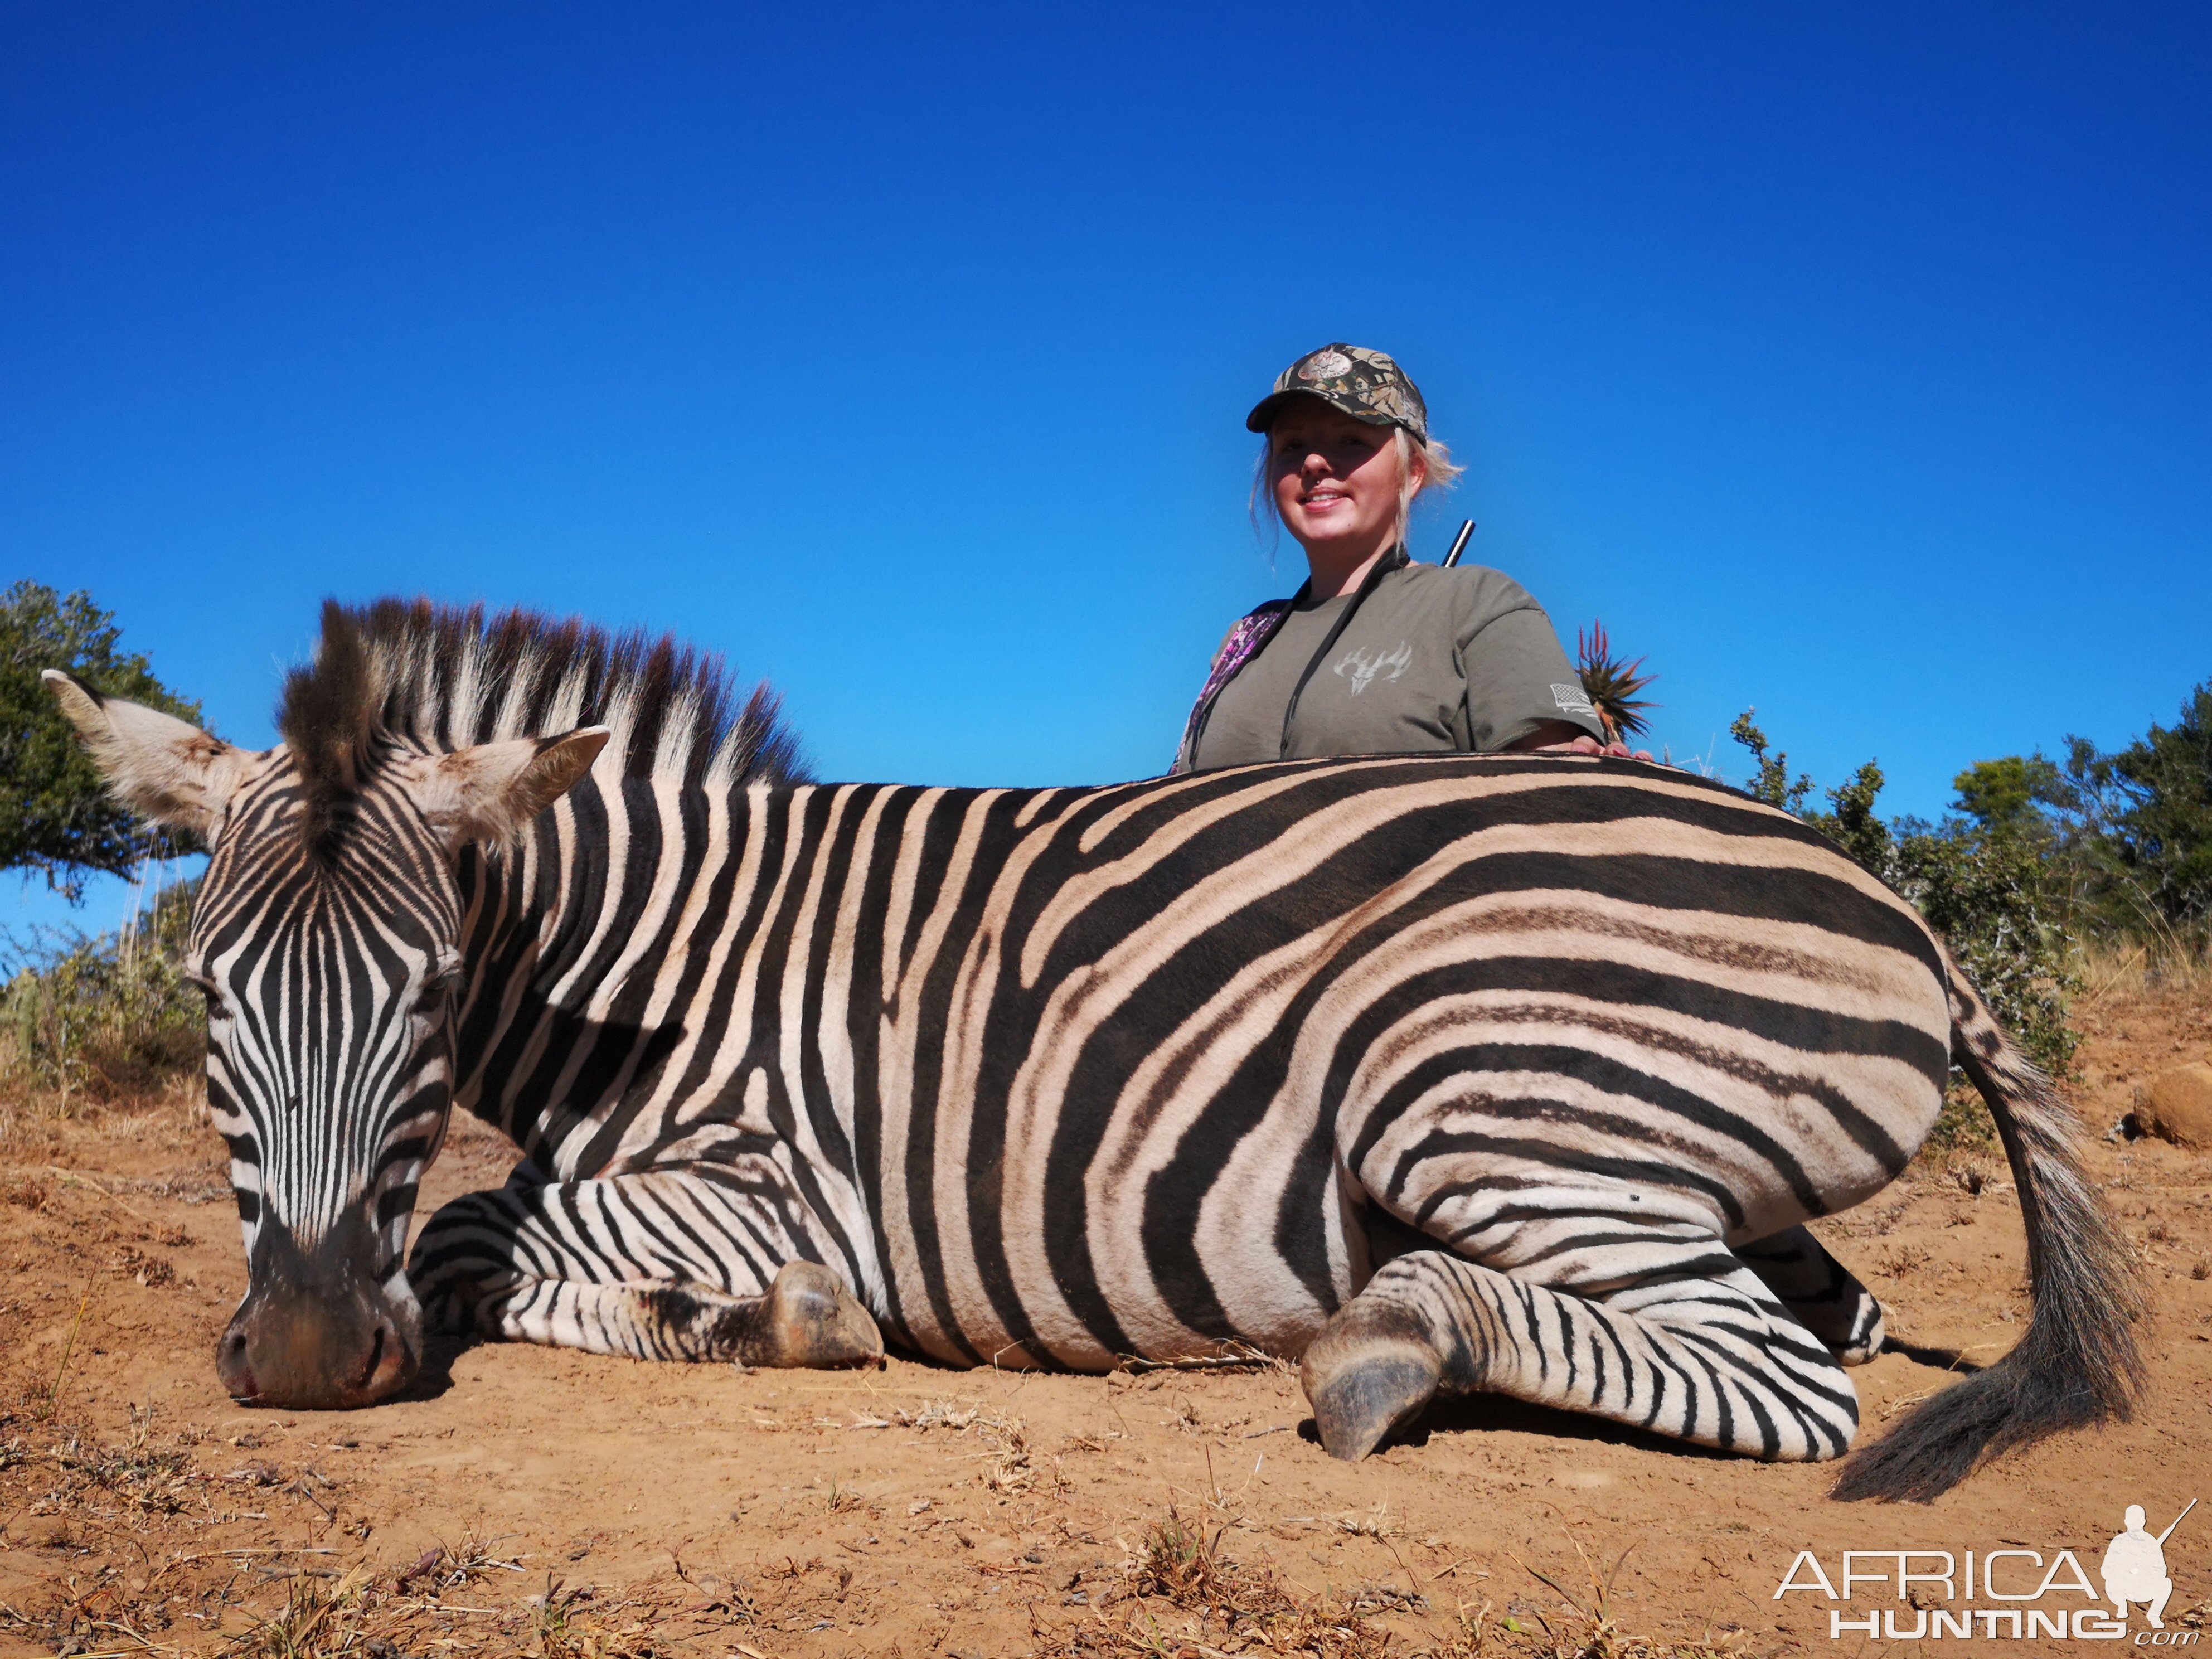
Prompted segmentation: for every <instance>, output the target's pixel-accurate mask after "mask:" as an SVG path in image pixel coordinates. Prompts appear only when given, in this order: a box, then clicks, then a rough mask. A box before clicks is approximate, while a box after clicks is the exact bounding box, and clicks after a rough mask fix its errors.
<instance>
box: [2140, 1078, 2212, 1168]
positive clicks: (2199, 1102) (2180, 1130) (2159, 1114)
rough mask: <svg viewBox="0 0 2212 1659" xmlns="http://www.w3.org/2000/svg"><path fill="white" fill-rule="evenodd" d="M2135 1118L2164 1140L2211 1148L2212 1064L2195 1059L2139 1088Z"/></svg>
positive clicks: (2178, 1144)
mask: <svg viewBox="0 0 2212 1659" xmlns="http://www.w3.org/2000/svg"><path fill="white" fill-rule="evenodd" d="M2134 1115H2135V1119H2136V1122H2137V1123H2138V1124H2140V1125H2141V1126H2142V1128H2143V1129H2145V1130H2146V1131H2147V1132H2148V1133H2151V1134H2154V1135H2156V1136H2157V1137H2158V1138H2159V1139H2161V1140H2170V1141H2172V1142H2173V1144H2174V1145H2175V1146H2195V1147H2199V1148H2212V1065H2208V1064H2207V1063H2206V1062H2204V1061H2203V1060H2192V1061H2191V1062H2190V1063H2189V1064H2188V1065H2186V1066H2175V1067H2174V1068H2173V1069H2172V1071H2169V1072H2160V1073H2159V1074H2158V1075H2157V1076H2156V1077H2154V1078H2153V1079H2151V1080H2150V1081H2149V1082H2148V1083H2144V1084H2140V1085H2137V1086H2136V1100H2135V1114H2134Z"/></svg>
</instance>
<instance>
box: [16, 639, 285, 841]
mask: <svg viewBox="0 0 2212 1659" xmlns="http://www.w3.org/2000/svg"><path fill="white" fill-rule="evenodd" d="M40 678H42V679H44V680H45V681H46V690H49V691H51V692H52V693H53V695H54V701H55V702H58V703H59V704H61V706H62V713H63V714H65V715H67V716H68V717H69V723H70V725H71V726H75V727H76V734H77V736H79V737H80V738H83V739H84V746H85V747H86V748H87V749H88V750H90V751H91V753H92V763H93V764H94V766H97V767H98V768H99V769H100V775H101V776H102V777H104V778H106V780H107V787H108V792H109V793H111V794H112V795H113V796H114V797H115V799H118V801H120V802H122V803H123V805H125V806H127V807H129V808H130V809H131V811H134V812H137V813H139V814H140V815H141V816H143V817H149V818H151V819H152V820H153V821H154V822H155V823H159V824H164V825H167V827H168V828H170V829H190V830H191V831H193V832H194V833H195V834H197V835H200V836H213V835H214V834H215V829H216V825H217V824H219V823H222V812H223V808H224V807H225V806H226V805H228V804H229V801H230V798H231V795H232V794H233V793H234V792H235V791H236V789H237V788H238V786H239V785H240V783H242V782H244V781H245V780H246V769H247V767H248V766H249V764H250V761H249V759H248V757H247V756H246V754H245V753H244V752H243V751H241V750H237V749H234V748H233V747H232V746H231V745H230V744H227V743H225V742H223V740H222V738H216V737H210V735H209V734H208V733H206V732H203V731H201V730H200V729H199V727H198V726H194V725H193V724H192V723H191V721H190V720H179V719H178V718H177V717H176V716H175V715H173V714H163V713H161V710H160V709H158V708H147V707H146V706H145V705H144V704H143V703H136V702H125V700H124V699H123V698H121V697H104V696H100V693H99V692H97V691H95V690H93V689H92V688H91V687H90V686H88V685H87V684H85V683H84V682H83V681H82V680H81V679H78V678H76V676H75V675H74V674H64V673H63V672H62V671H61V670H59V669H58V668H49V669H47V670H46V671H45V672H44V673H43V674H42V675H40Z"/></svg>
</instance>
